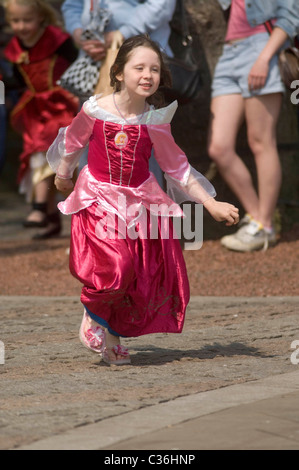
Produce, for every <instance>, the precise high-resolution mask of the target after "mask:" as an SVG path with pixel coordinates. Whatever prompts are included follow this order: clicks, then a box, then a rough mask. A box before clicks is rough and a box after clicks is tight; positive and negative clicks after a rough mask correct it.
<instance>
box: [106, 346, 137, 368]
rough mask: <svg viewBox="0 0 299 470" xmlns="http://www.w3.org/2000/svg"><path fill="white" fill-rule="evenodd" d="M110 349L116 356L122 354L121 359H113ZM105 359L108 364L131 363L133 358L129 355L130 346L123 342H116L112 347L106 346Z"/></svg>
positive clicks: (120, 364)
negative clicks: (127, 346) (124, 344)
mask: <svg viewBox="0 0 299 470" xmlns="http://www.w3.org/2000/svg"><path fill="white" fill-rule="evenodd" d="M110 351H111V352H112V353H113V354H114V355H115V357H117V356H121V359H111V357H110V355H109V352H110ZM103 361H104V362H106V363H107V364H114V365H116V366H122V365H125V364H131V358H130V355H129V351H128V348H126V347H125V346H123V345H122V344H116V345H115V346H112V347H111V348H107V347H105V348H104V351H103Z"/></svg>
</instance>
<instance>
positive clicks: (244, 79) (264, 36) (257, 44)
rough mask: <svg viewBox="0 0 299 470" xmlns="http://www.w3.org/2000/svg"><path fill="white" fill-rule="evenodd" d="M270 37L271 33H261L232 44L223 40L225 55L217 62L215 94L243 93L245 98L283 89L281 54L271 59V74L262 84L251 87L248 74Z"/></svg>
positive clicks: (214, 84) (213, 87) (213, 94)
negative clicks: (279, 57) (279, 63)
mask: <svg viewBox="0 0 299 470" xmlns="http://www.w3.org/2000/svg"><path fill="white" fill-rule="evenodd" d="M268 40H269V34H268V33H267V32H266V33H258V34H255V35H253V36H250V37H248V38H245V39H242V40H240V41H237V42H235V43H233V44H228V43H226V44H224V47H223V52H222V55H221V56H220V59H219V61H218V63H217V65H216V68H215V72H214V78H213V82H212V97H213V98H214V97H216V96H221V95H230V94H241V95H242V96H243V97H244V98H250V97H252V96H258V95H267V94H269V93H281V92H282V93H283V92H284V91H285V87H284V84H283V83H282V81H281V77H280V72H279V66H278V56H277V55H275V56H273V57H272V59H271V61H270V67H269V74H268V78H267V80H266V83H265V85H264V86H263V88H260V89H258V90H249V89H248V75H249V72H250V70H251V68H252V66H253V64H254V62H255V61H256V60H257V58H258V56H259V54H260V53H261V51H262V50H263V48H264V47H265V45H266V43H267V41H268Z"/></svg>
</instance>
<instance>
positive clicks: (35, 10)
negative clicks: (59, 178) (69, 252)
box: [4, 0, 78, 238]
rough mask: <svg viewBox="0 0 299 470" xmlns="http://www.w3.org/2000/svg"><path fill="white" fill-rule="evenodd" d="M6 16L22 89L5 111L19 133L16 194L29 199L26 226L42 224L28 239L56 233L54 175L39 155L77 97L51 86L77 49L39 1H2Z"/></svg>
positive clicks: (8, 54) (65, 120) (73, 109)
mask: <svg viewBox="0 0 299 470" xmlns="http://www.w3.org/2000/svg"><path fill="white" fill-rule="evenodd" d="M4 6H5V10H6V18H7V21H8V23H9V24H10V26H11V29H12V31H13V33H14V35H15V36H14V37H13V38H12V40H11V41H10V42H9V43H8V45H7V47H6V49H5V56H6V58H7V59H8V60H9V61H10V62H12V63H13V64H14V70H15V77H16V79H17V81H18V82H19V84H20V86H22V87H23V88H25V91H24V92H23V94H22V96H21V98H20V100H19V102H18V103H17V105H16V106H15V108H14V109H13V111H12V115H11V124H12V127H13V128H14V129H15V130H16V131H17V132H20V133H22V137H23V151H22V154H21V155H20V162H21V163H20V169H19V174H18V182H19V184H20V192H21V193H25V194H26V195H27V201H28V202H29V201H31V202H33V210H32V212H31V213H30V214H29V216H28V218H27V219H26V221H25V222H24V225H25V226H26V227H46V228H45V229H44V231H42V232H41V233H38V234H37V235H36V236H35V237H34V238H47V237H49V236H52V235H55V234H56V233H59V231H60V228H61V227H60V219H59V215H58V213H57V208H56V201H55V187H54V174H53V171H52V170H51V169H50V167H49V166H48V164H47V161H46V158H45V153H46V151H47V149H48V148H49V146H50V144H51V143H52V142H53V139H54V138H55V136H56V135H57V132H58V130H59V128H60V127H62V126H66V125H68V124H70V122H71V120H72V119H73V117H74V116H75V114H76V113H77V111H78V100H77V98H75V97H74V96H73V95H71V94H70V93H68V92H67V91H65V90H63V89H62V88H61V87H59V86H58V85H57V84H56V81H57V80H58V79H59V78H60V76H61V74H62V73H63V72H64V70H65V69H66V68H67V67H68V66H69V64H70V63H71V62H72V61H73V60H74V59H75V57H76V54H77V51H76V49H75V47H74V45H73V43H72V40H71V38H70V36H69V35H68V34H66V33H65V32H63V31H62V29H60V28H59V27H58V26H56V23H57V17H56V13H55V11H54V10H53V9H52V8H51V7H50V6H49V5H48V4H47V3H46V2H44V1H43V0H6V1H5V2H4Z"/></svg>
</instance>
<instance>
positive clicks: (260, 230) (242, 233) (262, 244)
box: [220, 219, 276, 251]
mask: <svg viewBox="0 0 299 470" xmlns="http://www.w3.org/2000/svg"><path fill="white" fill-rule="evenodd" d="M220 243H221V245H222V246H224V247H225V248H227V249H228V250H233V251H255V250H267V248H268V247H269V246H270V245H274V244H275V243H276V234H275V231H274V230H273V229H272V230H271V231H270V230H265V229H264V227H263V226H262V224H260V223H259V222H257V221H256V220H253V219H252V220H251V222H250V223H248V224H246V225H243V226H242V227H241V228H240V229H239V230H238V231H237V232H236V233H234V234H232V235H226V236H225V237H222V238H221V240H220Z"/></svg>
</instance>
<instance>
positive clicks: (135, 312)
mask: <svg viewBox="0 0 299 470" xmlns="http://www.w3.org/2000/svg"><path fill="white" fill-rule="evenodd" d="M111 84H112V86H113V87H114V90H115V92H114V93H113V94H112V95H109V96H106V97H103V98H101V97H100V96H95V97H92V98H90V99H89V100H88V101H87V102H85V104H84V106H83V109H82V110H81V111H80V113H79V114H78V115H77V117H76V118H75V119H74V120H73V122H72V124H71V125H70V126H68V127H67V128H65V129H61V130H60V133H59V135H58V136H57V138H56V140H55V141H54V142H53V144H52V146H51V147H50V149H49V151H48V155H47V158H48V161H49V163H50V165H51V166H52V168H53V170H54V171H56V179H55V181H56V187H57V188H58V189H59V190H60V191H69V190H71V189H72V188H73V183H72V180H71V178H72V174H73V171H74V168H75V167H76V165H77V163H78V161H79V158H80V154H81V153H82V151H83V149H84V147H85V146H86V145H87V144H89V154H88V165H87V166H86V167H84V169H83V170H82V171H81V173H80V175H79V178H78V180H77V182H76V186H75V189H74V191H73V192H72V193H71V195H70V196H69V197H68V198H67V199H66V200H65V201H64V202H62V203H59V208H60V210H61V211H62V212H63V213H64V214H73V216H72V231H71V249H70V270H71V273H72V274H73V275H74V276H75V277H76V278H77V279H79V280H80V281H81V282H82V284H83V289H82V294H81V301H82V303H83V305H84V315H83V321H82V324H81V328H80V339H81V341H82V343H83V344H84V345H85V346H86V347H87V348H89V349H90V350H92V351H94V352H96V353H98V354H99V355H101V356H102V357H103V359H104V361H106V362H107V363H109V364H127V363H129V362H130V356H129V353H128V350H127V348H125V347H124V346H122V345H120V339H119V337H120V336H125V337H135V336H140V335H144V334H149V333H158V332H173V333H179V332H181V331H182V328H183V323H184V317H185V310H186V306H187V304H188V301H189V284H188V278H187V273H186V267H185V263H184V258H183V254H182V250H181V247H180V243H179V240H178V239H176V238H175V235H173V226H172V223H171V221H170V220H169V215H170V214H171V215H172V216H182V211H181V209H180V207H179V206H178V205H177V204H176V203H174V201H173V200H172V199H170V197H168V196H167V195H166V194H165V193H164V191H162V189H161V188H160V186H159V185H158V183H157V181H156V179H155V177H154V176H153V175H152V174H151V173H149V168H148V160H149V158H150V155H151V150H152V147H153V149H154V152H155V156H156V158H157V160H158V162H159V164H160V166H161V168H162V169H163V171H164V172H165V173H166V174H167V179H168V183H169V185H170V186H171V185H172V186H174V187H176V189H177V190H178V191H180V192H182V193H185V200H187V199H189V200H190V199H192V200H194V201H196V202H198V203H200V204H204V206H205V208H206V209H207V210H208V211H209V212H210V214H211V215H212V216H213V217H214V218H215V219H216V220H217V221H226V224H227V225H232V224H235V223H237V222H238V209H237V208H235V207H234V206H233V205H231V204H228V203H225V202H218V201H216V200H215V199H214V195H215V191H214V188H213V187H212V185H211V184H210V183H209V182H208V181H207V180H206V179H205V178H204V177H203V176H202V175H201V174H200V173H198V172H197V171H196V170H194V169H192V170H191V171H190V165H189V163H188V160H187V158H186V156H185V154H184V153H183V151H182V150H181V149H180V148H179V147H178V146H177V145H176V144H175V142H174V139H173V137H172V135H171V131H170V121H171V119H172V116H173V114H174V112H175V110H176V107H177V103H176V102H175V103H172V104H171V105H169V106H168V107H165V108H161V109H156V107H154V103H156V100H157V99H158V96H159V87H160V86H167V85H168V86H169V84H170V75H169V71H168V69H167V68H166V66H165V64H164V61H163V57H162V55H161V52H160V49H159V46H158V45H157V44H156V43H155V42H153V41H151V40H150V39H149V38H148V37H145V36H135V37H133V38H131V39H128V40H126V41H125V42H124V43H123V45H122V47H121V48H120V51H119V53H118V56H117V58H116V61H115V63H114V65H113V66H112V68H111ZM157 208H158V209H157ZM170 209H171V211H170ZM115 219H116V222H115ZM166 222H167V223H168V231H166V230H165V224H166ZM154 224H156V228H157V236H152V237H151V236H150V234H151V229H152V226H153V225H154ZM165 234H166V236H165Z"/></svg>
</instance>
